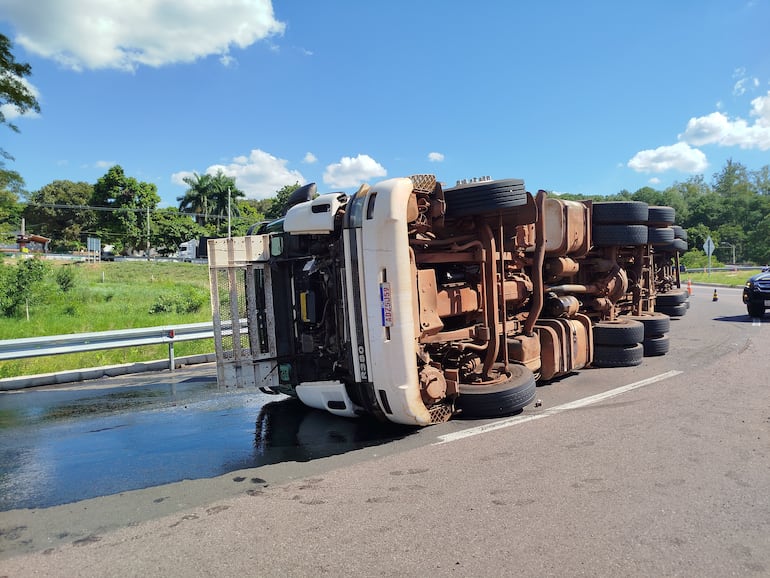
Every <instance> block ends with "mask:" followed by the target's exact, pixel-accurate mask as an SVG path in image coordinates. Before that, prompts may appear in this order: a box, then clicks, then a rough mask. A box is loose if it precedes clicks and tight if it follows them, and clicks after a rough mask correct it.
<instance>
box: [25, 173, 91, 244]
mask: <svg viewBox="0 0 770 578" xmlns="http://www.w3.org/2000/svg"><path fill="white" fill-rule="evenodd" d="M93 194H94V187H93V185H91V184H89V183H85V182H79V183H75V182H73V181H54V182H52V183H50V184H48V185H45V186H44V187H43V188H41V189H40V190H39V191H35V192H34V193H32V194H30V195H29V196H28V197H29V204H28V205H27V207H26V208H25V209H24V218H25V219H26V222H27V227H28V228H29V230H31V231H34V232H35V233H37V234H39V235H43V236H44V237H49V238H50V239H51V249H52V250H53V251H73V250H77V249H80V248H82V247H83V246H84V241H85V239H84V238H83V235H84V233H86V232H87V231H90V230H91V229H92V228H93V227H94V225H95V224H96V219H97V218H96V214H95V213H94V211H92V210H89V209H87V208H74V207H86V206H87V205H88V204H89V203H90V202H91V198H92V197H93ZM47 205H62V206H61V207H53V206H47Z"/></svg>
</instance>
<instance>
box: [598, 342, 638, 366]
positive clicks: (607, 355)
mask: <svg viewBox="0 0 770 578" xmlns="http://www.w3.org/2000/svg"><path fill="white" fill-rule="evenodd" d="M643 357H644V348H643V347H642V344H641V343H635V344H634V345H595V346H594V360H593V366H594V367H633V366H635V365H641V363H642V358H643Z"/></svg>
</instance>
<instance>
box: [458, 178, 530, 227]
mask: <svg viewBox="0 0 770 578" xmlns="http://www.w3.org/2000/svg"><path fill="white" fill-rule="evenodd" d="M444 200H445V201H446V216H447V217H450V218H451V217H467V216H469V215H478V214H483V213H492V212H497V211H500V210H503V209H511V208H513V207H520V206H523V205H526V204H527V191H526V189H525V188H524V181H523V180H521V179H502V180H499V181H485V182H481V183H471V184H468V185H459V186H457V187H452V188H451V189H445V190H444Z"/></svg>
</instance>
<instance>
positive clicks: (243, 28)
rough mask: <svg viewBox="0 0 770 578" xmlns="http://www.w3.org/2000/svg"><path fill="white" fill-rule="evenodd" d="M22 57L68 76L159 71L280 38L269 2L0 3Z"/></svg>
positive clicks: (41, 0)
mask: <svg viewBox="0 0 770 578" xmlns="http://www.w3.org/2000/svg"><path fill="white" fill-rule="evenodd" d="M0 9H2V12H3V17H4V20H6V21H8V22H11V23H12V24H13V26H14V27H15V28H16V30H17V31H18V35H17V36H16V38H15V41H16V43H18V44H19V45H21V46H23V47H24V48H25V49H26V50H27V51H29V52H31V53H34V54H38V55H40V56H43V57H45V58H50V59H53V60H56V61H57V62H59V63H60V64H62V65H63V66H65V67H67V68H72V69H74V70H82V69H104V68H116V69H121V70H134V69H136V68H137V67H138V66H139V65H147V66H153V67H159V66H163V65H166V64H172V63H177V62H192V61H194V60H197V59H199V58H203V57H206V56H209V55H219V56H221V57H222V58H223V60H222V62H223V64H225V65H226V66H229V65H231V64H232V62H233V59H232V57H230V56H229V50H230V48H231V47H238V48H246V47H247V46H250V45H252V44H254V43H255V42H257V41H259V40H262V39H265V38H269V37H271V36H274V35H280V34H282V33H283V31H284V29H285V24H284V23H282V22H279V21H278V20H276V19H275V16H274V14H273V6H272V3H271V1H270V0H229V1H228V2H226V3H223V2H218V1H217V0H187V1H185V2H179V1H178V0H131V1H121V0H110V1H105V0H69V1H67V2H62V1H61V0H35V1H34V2H30V1H29V0H0Z"/></svg>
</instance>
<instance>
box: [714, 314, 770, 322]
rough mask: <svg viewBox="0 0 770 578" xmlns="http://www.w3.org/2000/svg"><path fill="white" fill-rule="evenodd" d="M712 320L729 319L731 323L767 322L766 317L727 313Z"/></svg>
mask: <svg viewBox="0 0 770 578" xmlns="http://www.w3.org/2000/svg"><path fill="white" fill-rule="evenodd" d="M714 321H730V322H732V323H751V324H754V323H767V322H768V318H767V317H750V316H749V315H729V316H723V317H714Z"/></svg>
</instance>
